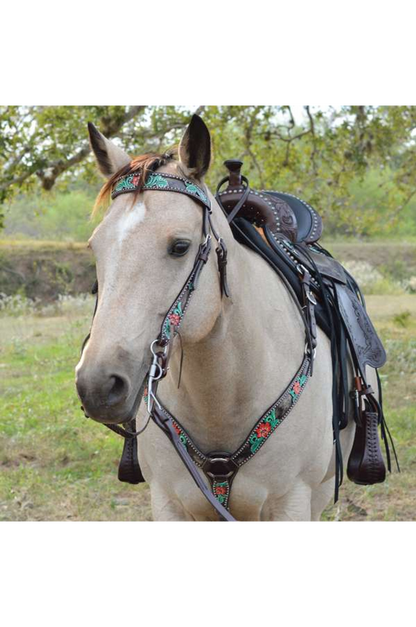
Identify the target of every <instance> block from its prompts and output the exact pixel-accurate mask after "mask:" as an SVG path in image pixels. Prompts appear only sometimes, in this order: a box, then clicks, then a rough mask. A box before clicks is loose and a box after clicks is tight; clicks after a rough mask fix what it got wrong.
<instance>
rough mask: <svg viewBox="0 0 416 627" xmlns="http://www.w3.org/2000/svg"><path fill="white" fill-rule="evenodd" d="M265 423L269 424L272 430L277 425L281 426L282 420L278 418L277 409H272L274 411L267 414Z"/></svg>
mask: <svg viewBox="0 0 416 627" xmlns="http://www.w3.org/2000/svg"><path fill="white" fill-rule="evenodd" d="M264 422H268V423H269V424H270V426H271V428H272V429H274V428H275V427H277V425H278V424H279V422H280V420H279V418H277V417H276V410H275V409H272V411H271V412H270V413H269V414H267V416H265V418H264Z"/></svg>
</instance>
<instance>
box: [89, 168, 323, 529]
mask: <svg viewBox="0 0 416 627" xmlns="http://www.w3.org/2000/svg"><path fill="white" fill-rule="evenodd" d="M138 185H139V178H138V177H137V176H136V175H134V174H130V175H125V176H122V177H120V179H119V180H118V181H117V182H116V184H115V186H114V188H113V192H112V195H111V196H112V198H113V199H114V198H116V197H117V196H119V195H120V194H124V193H130V192H134V191H135V190H136V189H137V188H138ZM141 189H142V191H146V190H149V191H150V190H151V191H169V192H176V193H180V194H184V195H186V196H188V197H190V198H192V199H193V200H195V201H196V202H197V203H198V204H199V205H200V206H201V207H202V210H203V214H202V237H201V240H202V241H201V244H200V245H199V248H198V252H197V255H196V257H195V261H194V264H193V267H192V270H191V272H190V274H189V275H188V278H187V279H186V281H185V283H184V285H183V287H182V289H181V290H180V292H179V294H178V295H177V297H176V298H175V300H174V302H173V304H172V305H171V307H170V308H169V310H168V312H167V314H166V315H165V317H164V319H163V322H162V325H161V329H160V332H159V335H158V336H157V338H156V339H155V340H154V341H153V342H152V343H151V346H150V351H151V353H152V363H151V366H150V369H149V372H148V375H147V388H146V389H145V392H144V396H143V398H144V401H145V403H146V406H147V412H148V415H149V416H148V420H147V421H146V423H145V425H144V427H143V428H142V429H140V430H138V431H135V430H129V429H127V428H125V427H123V426H120V425H114V424H109V423H103V424H104V425H105V426H106V427H107V428H109V429H111V430H112V431H114V432H115V433H117V434H118V435H120V436H122V437H123V438H125V439H130V440H133V439H134V438H136V437H137V436H139V435H140V434H141V433H142V432H143V431H144V430H145V428H146V427H147V425H148V423H149V421H150V419H152V420H153V422H154V423H155V424H156V425H157V426H158V427H159V428H160V429H161V430H162V431H163V432H164V433H165V435H166V436H167V437H168V438H169V440H170V441H171V442H172V444H173V446H174V448H175V450H176V452H177V453H178V455H179V457H180V458H181V460H182V462H183V463H184V465H185V466H186V468H187V470H188V471H189V473H190V474H191V476H192V478H193V480H194V481H195V483H196V485H197V486H198V488H199V489H200V490H201V491H202V493H203V495H204V496H205V498H206V499H207V500H208V501H209V503H210V504H211V505H212V506H213V507H214V509H215V510H216V512H217V513H218V514H219V516H220V519H221V520H226V521H235V518H234V517H233V516H232V515H231V514H230V512H229V510H228V504H229V496H230V490H231V485H232V482H233V480H234V478H235V476H236V474H237V471H238V470H239V468H240V467H241V466H242V465H243V464H245V463H246V462H247V461H249V459H251V458H252V457H253V455H254V454H255V453H257V451H258V450H259V449H260V448H261V447H262V446H263V444H264V443H265V442H266V441H267V439H268V438H269V437H270V436H271V435H272V433H273V432H274V431H275V429H276V428H277V427H278V426H279V425H280V424H281V422H282V421H283V420H284V419H285V418H286V416H287V415H288V414H289V412H290V411H291V409H292V408H293V407H294V405H295V404H296V402H297V401H298V399H299V397H300V395H301V393H302V391H303V389H304V388H305V386H306V383H307V381H308V379H309V377H310V376H311V375H312V365H313V360H314V357H315V353H316V338H317V335H316V322H315V314H314V306H315V304H316V300H315V298H314V296H313V294H312V292H311V290H310V279H311V277H310V274H309V272H308V270H307V269H306V268H304V267H303V266H301V265H299V268H298V272H299V276H300V280H301V284H302V291H303V296H304V298H303V301H304V306H303V307H302V308H301V309H300V311H301V314H302V320H303V322H304V325H305V335H306V343H305V353H304V357H303V360H302V363H301V365H300V367H299V369H298V370H297V372H296V373H295V375H294V377H293V378H292V380H291V381H290V383H289V384H288V385H287V386H286V388H285V390H284V391H283V392H282V394H281V395H280V396H279V398H278V399H277V400H276V402H275V403H273V405H271V406H270V407H269V408H268V409H267V410H266V411H265V412H264V414H263V415H262V416H261V417H260V418H259V419H258V420H257V422H256V424H255V425H254V427H253V429H252V430H251V431H250V433H249V435H248V436H247V438H246V439H245V440H244V442H243V443H242V444H241V445H240V446H239V447H238V449H237V450H236V451H235V452H234V453H232V454H231V453H228V452H223V451H219V452H218V451H215V452H212V453H208V454H205V453H203V452H202V451H200V450H199V449H198V447H197V446H196V445H195V443H194V442H193V440H192V438H191V436H190V435H189V434H188V433H187V432H186V430H185V429H184V428H183V427H182V425H181V424H180V423H179V421H178V420H177V419H176V418H174V417H173V416H172V415H171V414H170V413H169V411H168V410H167V409H166V408H165V407H163V405H162V403H161V402H160V401H159V399H158V398H157V389H158V386H159V384H160V382H161V381H162V380H163V379H164V378H165V377H166V375H167V372H168V369H169V361H170V357H171V354H172V349H173V345H174V340H175V338H176V337H178V335H179V328H180V326H181V324H182V321H183V318H184V315H185V313H186V311H187V309H188V306H189V303H190V300H191V297H192V294H193V293H194V291H195V290H196V289H197V286H198V281H199V277H200V274H201V272H202V269H203V268H204V266H205V264H206V263H207V261H208V259H209V255H210V252H211V249H212V237H214V238H215V240H216V242H217V248H216V253H217V261H218V271H219V277H220V288H221V294H222V295H224V294H225V296H229V288H228V284H227V272H226V268H227V248H226V246H225V243H224V240H223V239H222V238H221V236H220V235H219V233H218V232H217V231H216V229H215V228H214V226H213V224H212V207H211V203H210V200H209V198H208V194H207V193H206V191H205V190H203V189H202V188H201V187H199V186H198V185H196V184H195V183H193V182H192V181H189V180H188V179H185V178H182V177H179V176H175V175H172V174H167V173H159V172H156V173H155V172H153V173H151V174H150V175H148V177H147V179H146V182H145V184H144V185H142V188H141ZM247 189H248V186H247ZM216 200H217V202H219V205H220V207H221V208H222V209H223V211H224V208H223V207H222V203H221V199H220V198H219V195H218V193H217V195H216ZM239 204H240V203H239ZM242 204H243V203H241V204H240V206H242ZM224 213H225V211H224ZM236 214H237V212H233V216H232V218H231V219H233V218H234V217H235V215H236ZM227 219H228V216H227ZM93 293H96V294H97V301H96V305H95V310H94V315H93V319H94V316H95V312H96V309H97V303H98V284H96V285H95V290H94V289H93ZM296 304H297V300H296ZM89 337H90V334H88V336H87V337H86V338H85V340H84V342H83V345H82V349H81V351H83V349H84V347H85V345H86V343H87V341H88V339H89ZM81 409H82V410H83V411H84V409H83V407H81ZM84 413H85V411H84ZM87 417H88V416H87ZM135 422H136V419H135V418H133V420H131V421H129V422H128V423H127V425H128V426H130V427H132V426H133V427H134V425H135ZM198 468H201V469H202V471H203V473H204V474H205V476H206V477H207V479H208V480H209V483H210V488H211V489H210V488H209V487H208V486H207V485H206V483H205V481H204V480H203V479H202V476H201V474H200V473H199V472H198Z"/></svg>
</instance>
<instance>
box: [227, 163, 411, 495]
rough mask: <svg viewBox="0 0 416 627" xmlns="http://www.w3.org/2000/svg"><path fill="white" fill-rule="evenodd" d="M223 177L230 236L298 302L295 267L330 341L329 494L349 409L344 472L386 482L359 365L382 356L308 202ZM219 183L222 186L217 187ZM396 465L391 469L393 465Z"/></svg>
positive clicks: (370, 395) (379, 361)
mask: <svg viewBox="0 0 416 627" xmlns="http://www.w3.org/2000/svg"><path fill="white" fill-rule="evenodd" d="M224 165H225V166H226V167H227V169H228V176H226V177H224V178H223V179H222V180H221V181H220V183H219V185H218V187H217V193H216V199H217V201H218V203H219V204H220V206H221V207H222V209H223V211H224V212H225V214H226V215H227V217H228V221H229V223H230V226H231V229H232V231H233V234H234V237H235V238H236V239H237V240H238V241H240V242H241V243H242V244H244V245H246V246H248V247H249V248H251V249H252V250H255V251H256V252H257V253H258V254H260V255H261V256H262V257H263V258H264V259H265V261H267V262H268V263H269V264H270V265H271V266H272V267H273V268H274V269H275V271H276V272H277V273H278V274H279V275H280V276H281V278H282V279H283V280H284V282H285V283H286V285H287V287H288V289H289V290H290V291H291V293H292V295H294V296H295V297H297V298H298V300H299V302H300V303H301V304H302V292H301V285H300V279H299V270H300V269H301V268H306V269H307V270H308V271H309V273H310V275H311V288H312V289H313V292H314V295H315V297H316V300H317V305H316V307H315V311H316V319H317V323H318V325H319V326H320V327H321V328H322V329H323V331H324V332H325V333H326V334H327V336H328V337H329V339H330V341H331V352H332V361H333V430H334V441H335V445H336V453H337V455H336V457H337V460H336V489H335V497H336V498H337V494H338V486H339V485H340V484H341V482H342V474H343V470H342V469H343V462H342V454H341V448H340V444H339V432H340V430H341V429H343V428H345V427H346V426H347V424H348V416H349V415H350V414H351V411H350V410H351V404H352V409H353V412H352V413H353V415H354V419H355V422H356V435H355V440H354V445H353V449H352V452H351V454H350V458H349V461H348V467H347V473H348V477H349V479H350V480H352V481H354V482H355V483H358V484H361V485H368V484H373V483H379V482H382V481H384V480H385V476H386V469H385V465H384V461H383V456H382V453H381V447H380V441H379V431H378V428H380V430H381V437H382V439H383V440H384V443H385V447H386V457H387V466H388V469H389V471H390V470H391V462H390V453H389V446H388V439H387V436H388V437H389V438H390V442H391V445H392V449H393V452H394V455H395V458H396V463H397V456H396V453H395V450H394V445H393V442H392V440H391V437H390V433H389V431H388V428H387V425H386V422H385V419H384V415H383V410H382V403H381V386H380V378H379V376H378V372H377V380H378V388H379V390H378V392H379V394H378V400H377V399H376V396H375V394H374V391H373V389H372V388H371V386H369V385H368V384H367V380H366V366H370V367H372V368H375V369H377V368H380V367H381V366H383V364H384V363H385V361H386V353H385V350H384V348H383V345H382V343H381V341H380V339H379V337H378V335H377V332H376V330H375V329H374V326H373V324H372V322H371V320H370V318H369V316H368V314H367V311H366V308H365V301H364V298H363V295H362V293H361V291H360V288H359V287H358V285H357V283H356V281H355V280H354V278H353V277H352V276H351V275H350V274H349V273H348V272H347V271H346V270H345V268H343V267H342V265H341V264H340V263H339V262H338V261H337V260H336V259H334V258H333V257H332V256H331V255H330V253H329V252H328V251H327V250H325V249H324V248H323V247H322V246H321V245H320V244H319V238H320V237H321V235H322V230H323V223H322V218H321V217H320V215H319V214H318V213H317V212H316V211H315V209H314V208H313V207H311V206H310V205H309V204H308V203H307V202H305V201H304V200H301V199H300V198H298V197H297V196H294V195H293V194H288V193H284V192H280V191H265V190H261V191H258V190H254V189H251V188H250V186H249V183H248V180H247V178H246V177H245V176H243V175H242V174H241V168H242V165H243V163H242V162H241V161H239V160H234V159H233V160H228V161H225V163H224ZM225 183H228V185H227V187H226V188H225V189H223V186H224V184H225ZM348 356H349V358H350V360H351V363H352V366H353V373H354V377H353V383H352V389H351V383H350V382H349V379H348V369H347V362H348ZM397 466H398V464H397Z"/></svg>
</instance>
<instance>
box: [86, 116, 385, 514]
mask: <svg viewBox="0 0 416 627" xmlns="http://www.w3.org/2000/svg"><path fill="white" fill-rule="evenodd" d="M89 135H90V143H91V147H92V151H93V153H94V156H95V159H96V161H97V165H98V168H99V170H100V171H101V173H102V174H103V175H104V177H106V179H107V182H106V184H105V185H104V187H103V189H102V191H101V193H100V196H99V202H101V201H102V200H103V199H105V198H106V197H108V195H109V193H110V192H111V189H114V185H115V183H116V182H117V181H118V180H120V177H122V176H125V175H126V174H133V175H137V176H142V179H143V181H144V180H145V177H146V176H148V175H149V173H150V175H151V176H153V175H154V174H156V173H157V174H160V176H161V177H162V178H163V177H164V176H165V177H166V176H167V177H178V178H179V179H185V180H186V181H190V182H192V183H193V184H194V185H195V186H196V187H197V189H199V190H201V189H203V190H204V193H206V195H207V198H208V202H209V204H210V206H211V210H212V213H211V214H210V220H211V221H212V226H213V228H214V229H215V230H216V231H217V232H218V233H220V234H221V238H222V240H223V242H224V244H225V245H226V248H227V250H228V264H227V282H228V286H229V292H230V297H229V298H226V297H224V295H223V294H222V291H221V289H220V286H219V279H218V269H217V264H216V260H215V258H214V256H213V255H211V256H210V257H209V258H208V259H206V263H205V268H204V271H203V272H201V275H200V279H199V284H198V289H197V290H195V293H194V295H193V298H192V301H191V302H190V303H189V307H188V308H187V313H186V318H185V320H184V321H183V325H182V327H181V333H180V338H181V343H182V350H181V349H180V345H179V342H175V345H174V348H173V350H172V354H171V357H170V362H169V369H168V372H167V374H166V376H165V378H164V379H163V382H161V384H160V387H159V399H160V401H161V403H162V404H163V405H164V406H166V407H169V412H171V414H172V415H174V416H177V417H178V418H179V419H180V423H181V425H183V427H184V428H185V430H186V431H187V432H189V433H190V434H191V435H192V439H193V441H194V442H195V443H196V444H197V446H198V448H199V449H200V450H201V451H234V450H235V449H236V448H237V447H238V446H239V445H240V444H241V442H242V441H243V440H244V438H245V437H246V435H247V433H248V432H249V431H250V429H252V426H253V423H254V421H255V420H256V419H257V418H258V416H260V415H262V413H263V412H264V411H265V409H266V408H267V407H269V406H270V405H271V404H272V403H273V402H274V400H275V399H276V397H277V396H278V395H279V394H280V393H281V392H282V391H283V390H284V389H285V387H286V386H287V385H288V383H289V382H290V381H291V379H292V377H293V374H294V373H295V372H296V370H297V369H298V367H299V364H300V363H301V361H302V358H303V356H304V354H305V340H304V325H303V322H302V319H301V314H300V312H299V309H298V308H297V307H296V306H295V304H294V302H293V298H291V296H290V295H289V293H288V289H287V287H286V285H285V284H284V282H283V281H282V280H281V279H280V278H279V276H278V275H276V273H275V272H274V271H273V269H272V268H271V267H270V266H269V265H267V264H266V263H265V262H264V260H263V259H262V258H261V257H260V256H258V255H257V254H255V253H254V252H253V251H252V250H250V249H249V248H247V247H246V246H243V245H242V244H240V243H239V242H237V241H236V239H235V238H234V236H233V234H232V231H231V229H230V226H229V223H228V221H227V219H226V217H225V215H224V213H223V212H222V211H221V209H220V207H219V205H218V203H217V201H216V199H215V197H214V195H213V194H212V193H211V191H210V190H209V189H208V188H207V186H206V184H205V182H204V180H205V175H206V174H207V172H208V169H209V166H210V161H211V138H210V133H209V130H208V128H207V126H206V125H205V123H204V122H203V121H202V119H201V118H199V117H198V116H193V118H192V120H191V122H190V124H189V125H188V127H187V128H186V130H185V132H184V135H183V137H182V139H181V141H180V144H179V146H178V148H177V151H176V153H174V152H173V151H171V152H170V153H166V154H165V155H156V154H153V153H148V154H145V155H141V156H140V157H136V158H133V159H132V158H131V157H130V156H129V155H128V154H127V153H126V152H124V150H122V149H121V148H119V147H118V146H116V145H115V144H114V143H113V142H111V141H109V140H108V139H107V138H105V137H104V136H103V135H102V134H101V133H100V132H99V131H98V130H97V129H96V128H95V127H94V126H93V125H92V124H89ZM200 244H201V206H200V204H199V203H198V202H196V201H195V200H194V198H192V197H191V196H189V195H185V194H178V193H173V192H170V191H165V192H164V193H160V191H159V190H156V189H154V190H152V189H145V190H144V189H143V188H142V189H141V190H140V191H139V193H136V194H120V195H118V196H116V197H115V198H114V200H113V202H112V203H111V204H110V206H109V208H108V209H107V211H106V213H105V216H104V218H103V219H102V220H101V222H100V224H99V225H98V226H97V228H96V229H95V230H94V232H93V234H92V236H91V238H90V240H89V243H88V246H89V247H90V248H91V249H92V251H93V253H94V255H95V259H96V267H97V280H98V285H99V292H98V301H97V307H96V312H95V316H94V319H93V324H92V328H91V333H90V336H89V339H88V342H87V344H86V346H85V348H84V350H83V353H82V357H81V359H80V361H79V363H78V365H77V367H76V386H77V391H78V395H79V397H80V399H81V401H82V403H83V407H84V409H85V411H86V413H87V415H88V416H89V417H90V418H92V419H93V420H95V421H97V422H99V423H106V424H110V425H120V424H122V423H127V422H128V421H131V420H132V419H134V418H135V420H136V426H137V429H138V430H143V432H142V433H141V435H140V436H139V437H138V452H139V459H140V466H141V469H142V473H143V475H144V478H145V480H146V481H147V482H148V484H149V487H150V494H151V507H152V515H153V519H154V520H155V521H174V520H175V521H186V520H192V521H209V520H217V519H218V514H217V512H216V511H215V510H214V509H213V507H212V506H211V505H210V503H209V502H207V501H206V500H205V499H204V497H203V495H202V494H201V492H200V491H199V490H198V488H197V486H196V485H195V483H194V481H193V480H192V477H191V476H190V475H189V473H188V472H187V469H186V468H185V466H184V465H183V464H182V461H181V459H180V458H179V456H178V455H177V454H176V452H175V450H174V448H173V447H172V444H171V443H170V442H169V439H168V438H166V436H165V434H164V433H163V432H162V430H161V429H159V428H158V426H157V425H156V424H155V423H154V422H153V421H151V420H150V421H149V419H148V413H147V409H146V405H145V403H143V402H141V401H142V397H143V394H144V392H145V388H146V385H147V384H146V381H147V375H148V372H149V369H150V368H151V364H152V352H151V350H150V346H151V344H152V341H153V340H154V338H155V337H156V336H157V334H158V329H159V328H160V325H161V323H162V322H163V320H164V317H165V315H166V312H167V311H168V309H169V306H170V304H171V303H172V302H174V299H175V297H176V296H177V294H178V292H179V290H180V288H181V287H182V285H183V284H184V283H185V281H186V278H187V277H188V275H189V273H190V272H191V270H192V267H193V263H194V258H195V255H197V253H198V247H199V246H200ZM182 358H183V359H182ZM368 370H371V369H368ZM374 373H375V371H374ZM374 373H371V372H368V373H367V374H368V377H369V379H370V380H374V376H373V375H374ZM332 377H333V369H332V362H331V346H330V341H329V339H328V337H327V336H326V335H325V334H324V333H323V331H322V330H321V329H320V328H317V352H316V356H315V359H314V366H313V375H312V376H311V377H310V379H309V381H308V384H307V386H305V389H304V391H303V393H302V396H301V397H300V398H299V400H298V402H297V403H296V404H295V405H294V407H293V410H292V411H291V413H290V415H288V417H287V419H286V420H284V421H283V422H282V423H281V424H280V425H279V429H278V430H277V432H276V434H275V435H273V437H271V438H270V439H268V441H267V442H266V443H265V445H264V446H263V447H262V448H261V450H259V451H258V453H257V454H256V455H255V456H253V457H252V459H250V461H249V462H248V463H246V464H244V465H243V466H242V467H241V469H240V470H239V472H238V474H237V475H236V477H235V479H234V482H233V489H232V493H231V494H230V500H229V510H230V512H231V513H232V515H233V516H234V517H235V518H236V519H238V520H240V521H311V520H312V521H317V520H319V519H320V518H321V515H322V512H323V510H324V509H325V507H326V506H327V505H328V503H329V502H330V500H331V497H332V495H333V490H334V480H335V479H334V477H335V449H334V437H333V426H332ZM179 378H180V386H179V387H178V379H179ZM354 432H355V423H354V420H349V421H348V426H347V427H346V428H345V429H343V431H342V432H341V436H340V442H341V449H342V452H343V458H344V459H346V458H347V456H348V454H349V452H350V451H351V448H352V444H353V439H354ZM198 472H200V471H198Z"/></svg>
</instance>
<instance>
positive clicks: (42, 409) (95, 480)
mask: <svg viewBox="0 0 416 627" xmlns="http://www.w3.org/2000/svg"><path fill="white" fill-rule="evenodd" d="M89 318H90V316H89V315H88V316H83V317H79V314H78V315H76V314H72V315H71V314H67V315H66V316H61V317H58V318H51V319H48V318H36V317H28V318H12V319H10V318H1V319H0V329H1V336H2V337H6V338H7V339H6V342H5V343H3V345H2V348H1V352H0V372H1V373H2V376H1V387H0V393H1V400H0V416H1V418H0V470H1V472H0V520H136V519H139V520H149V519H150V517H151V516H150V498H149V491H148V489H147V486H143V485H141V486H130V485H127V484H122V483H119V482H118V480H117V466H118V461H119V457H120V453H121V449H122V443H121V441H120V439H119V438H117V437H114V435H113V434H112V433H110V432H109V431H108V432H107V430H106V429H105V428H104V427H100V426H98V425H96V424H93V423H92V422H90V421H88V420H86V419H85V418H84V417H83V414H82V413H81V411H80V409H79V401H78V399H77V397H76V395H75V389H74V365H75V362H76V361H77V355H78V354H79V349H80V341H81V338H82V337H83V336H84V335H85V334H86V332H87V329H88V326H89ZM4 331H6V332H7V334H3V332H4Z"/></svg>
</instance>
